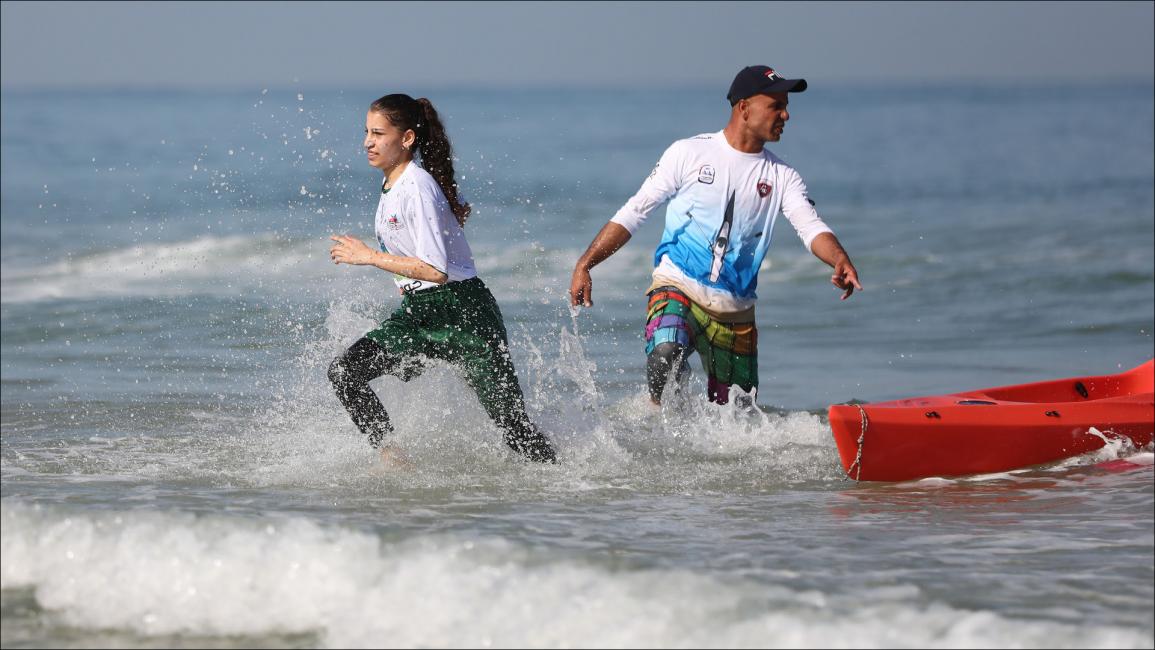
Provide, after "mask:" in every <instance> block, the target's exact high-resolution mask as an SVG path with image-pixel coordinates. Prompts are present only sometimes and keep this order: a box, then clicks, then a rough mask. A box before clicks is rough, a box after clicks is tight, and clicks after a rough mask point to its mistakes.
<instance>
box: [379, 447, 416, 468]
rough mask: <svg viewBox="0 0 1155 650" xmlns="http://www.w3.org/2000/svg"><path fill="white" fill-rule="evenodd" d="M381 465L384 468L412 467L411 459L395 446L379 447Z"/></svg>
mask: <svg viewBox="0 0 1155 650" xmlns="http://www.w3.org/2000/svg"><path fill="white" fill-rule="evenodd" d="M380 451H381V466H382V467H384V468H385V469H413V461H411V460H409V458H408V457H406V456H405V454H403V453H401V450H400V449H397V448H396V447H382V448H381V450H380Z"/></svg>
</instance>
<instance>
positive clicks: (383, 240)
mask: <svg viewBox="0 0 1155 650" xmlns="http://www.w3.org/2000/svg"><path fill="white" fill-rule="evenodd" d="M376 231H377V242H378V243H379V244H380V245H381V250H382V251H385V252H386V253H390V254H392V255H400V256H403V257H416V258H417V259H419V260H421V261H422V262H425V263H426V264H428V265H429V266H432V267H433V268H435V269H437V270H438V271H441V272H442V273H445V274H446V275H448V276H449V282H456V281H458V280H468V279H469V278H472V277H476V276H477V268H476V267H475V266H474V264H473V252H472V251H471V250H470V249H469V242H467V241H466V240H465V231H464V230H462V228H461V225H460V224H458V223H457V217H456V216H454V215H453V210H452V209H451V208H450V207H449V201H448V200H447V199H446V198H445V193H444V192H442V191H441V186H440V185H438V184H437V181H436V180H434V178H433V177H432V176H430V175H429V172H427V171H425V170H424V169H422V168H421V167H420V166H418V165H417V164H416V163H414V162H410V163H409V164H408V165H407V166H406V167H405V171H403V172H401V177H400V178H398V179H397V182H396V183H394V184H393V187H392V188H390V189H389V191H388V192H383V193H382V194H381V200H380V201H379V202H378V203H377V218H376ZM393 280H394V281H395V282H396V283H397V286H398V287H400V288H401V289H402V290H404V291H420V290H422V289H428V288H430V287H436V286H439V285H438V284H436V283H434V282H428V281H425V280H416V279H414V278H407V277H405V276H403V275H398V274H396V273H394V274H393Z"/></svg>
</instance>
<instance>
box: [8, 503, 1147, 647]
mask: <svg viewBox="0 0 1155 650" xmlns="http://www.w3.org/2000/svg"><path fill="white" fill-rule="evenodd" d="M0 507H2V520H3V528H2V535H0V539H2V549H3V566H2V570H0V580H2V582H0V585H2V586H3V588H4V589H13V588H34V589H35V594H36V600H37V602H38V603H39V605H40V606H41V607H43V608H45V609H47V610H52V611H54V612H57V613H58V614H59V615H60V616H61V617H62V619H63V621H64V622H65V623H66V624H68V625H72V626H76V627H80V628H106V629H107V628H113V629H127V630H131V631H134V632H136V633H139V634H143V635H161V634H197V635H265V634H287V633H313V634H316V635H317V637H318V638H319V640H320V641H321V643H322V644H323V645H325V646H327V647H381V646H390V647H407V646H408V647H414V646H434V647H489V646H502V647H505V646H513V647H517V646H520V647H525V646H533V647H575V646H576V647H827V648H836V647H903V646H905V647H991V646H1002V647H1007V646H1048V647H1064V646H1070V647H1119V648H1124V647H1150V645H1151V637H1150V636H1149V635H1144V634H1143V633H1141V632H1138V631H1134V630H1127V629H1120V628H1112V627H1096V626H1072V625H1066V624H1061V623H1052V622H1046V621H1038V620H1033V621H1024V620H1015V619H1013V618H1008V617H1006V616H1003V615H1000V614H997V613H994V612H988V611H968V610H964V609H958V608H955V607H952V606H949V605H947V604H944V603H940V602H935V601H928V600H927V599H926V597H925V596H924V594H922V593H921V591H920V590H919V589H918V588H917V587H914V586H911V585H893V586H889V587H880V588H877V589H873V590H870V593H861V594H854V595H853V596H851V595H847V594H826V593H821V592H818V591H813V590H807V591H798V590H793V589H789V588H786V587H782V586H776V585H773V584H765V583H758V582H753V581H748V580H743V579H735V580H732V581H723V580H720V579H719V578H717V577H707V576H705V575H701V574H697V573H694V572H691V571H686V570H667V569H644V568H628V567H626V568H624V567H621V566H619V565H616V564H613V565H611V564H605V563H603V562H600V561H597V560H596V558H595V559H590V558H581V557H575V556H570V555H565V554H559V553H557V552H550V551H546V550H542V549H530V548H527V547H524V546H522V545H520V544H516V543H513V542H509V541H505V540H499V539H492V538H464V537H459V536H445V535H435V536H421V537H417V538H412V539H408V540H403V541H389V540H387V539H383V538H380V537H377V536H376V535H373V534H370V533H367V532H363V531H359V530H353V529H348V528H343V527H322V526H320V525H317V524H315V523H313V522H311V521H308V520H306V519H300V518H282V519H272V518H268V519H264V520H254V519H234V518H229V517H224V516H196V515H191V514H175V513H159V512H139V511H126V512H78V511H68V510H62V509H59V508H56V507H52V506H43V505H30V504H27V503H23V502H20V501H15V500H12V499H6V500H4V501H3V502H2V506H0Z"/></svg>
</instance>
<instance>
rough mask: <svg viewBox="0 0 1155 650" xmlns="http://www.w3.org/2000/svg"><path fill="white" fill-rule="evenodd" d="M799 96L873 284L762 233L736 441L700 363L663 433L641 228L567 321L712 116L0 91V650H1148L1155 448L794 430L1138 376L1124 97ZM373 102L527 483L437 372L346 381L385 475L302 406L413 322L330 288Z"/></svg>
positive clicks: (1034, 92) (1132, 91) (841, 230)
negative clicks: (333, 252)
mask: <svg viewBox="0 0 1155 650" xmlns="http://www.w3.org/2000/svg"><path fill="white" fill-rule="evenodd" d="M813 81H814V80H812V87H811V89H810V90H809V91H808V92H806V93H805V94H802V95H799V96H797V97H795V98H793V99H792V102H791V108H792V119H791V120H790V122H789V124H788V125H787V129H786V133H785V135H784V137H783V140H782V142H781V143H778V144H776V145H774V146H772V149H773V150H774V151H775V153H777V154H778V155H780V156H782V157H783V158H785V159H786V160H787V161H789V162H790V163H791V164H793V165H794V166H795V167H796V168H797V169H799V171H800V172H801V173H802V175H803V177H804V178H805V179H806V180H807V183H808V185H809V187H810V189H811V194H812V196H813V198H814V199H815V200H816V202H817V207H818V208H819V211H820V213H821V214H822V215H823V217H824V218H825V220H826V221H827V222H828V223H829V224H830V225H831V226H832V227H833V228H834V230H835V232H836V233H837V234H838V236H839V238H840V239H841V241H842V242H843V244H844V245H845V247H846V248H847V250H848V251H849V252H850V254H851V256H852V258H853V259H854V261H855V263H856V265H857V267H858V269H859V272H860V276H861V279H862V281H863V283H864V285H865V287H866V288H865V290H864V291H863V292H861V293H860V294H856V295H855V296H853V297H852V298H851V299H850V300H847V301H839V300H838V296H839V293H838V292H837V291H836V290H835V289H834V288H833V287H831V286H830V285H829V280H828V278H829V274H828V272H827V270H826V267H825V266H824V265H823V264H822V263H820V262H818V261H817V260H815V259H814V258H813V257H812V256H810V255H809V254H808V253H807V252H806V251H805V250H803V248H802V246H801V245H800V243H799V242H798V239H797V238H796V237H795V236H794V234H793V233H792V231H791V230H790V228H789V224H788V223H787V222H786V221H785V220H781V223H779V224H778V228H777V233H776V236H775V244H774V246H773V247H772V249H771V253H770V257H769V260H768V263H767V264H766V265H765V268H764V269H763V270H762V272H761V278H760V284H759V296H760V302H759V306H758V310H759V311H758V320H759V328H760V330H761V335H760V339H761V350H760V353H759V354H760V356H759V365H760V368H761V373H760V374H761V387H760V392H759V394H758V406H759V408H757V409H746V410H744V409H741V408H737V407H734V406H726V407H718V406H714V405H710V404H708V403H707V402H706V401H705V399H704V395H703V393H704V384H705V382H704V378H703V375H702V372H701V370H700V367H698V366H697V360H696V359H695V362H694V365H695V374H694V376H693V377H691V380H690V393H691V394H690V396H689V397H688V398H687V399H686V401H685V402H683V403H680V404H667V405H666V406H664V407H663V409H662V410H660V411H658V410H655V409H652V408H650V407H649V405H648V400H647V398H646V396H645V388H644V385H643V379H644V374H643V373H644V356H643V346H644V342H643V340H642V325H643V320H644V310H645V302H644V300H645V298H644V296H643V294H642V292H643V290H644V289H645V288H646V286H647V284H648V274H649V271H650V268H651V263H652V252H653V247H654V245H655V244H656V242H657V238H658V234H659V233H660V230H661V217H660V214H659V215H657V216H655V217H654V218H652V219H651V221H650V222H648V223H647V224H646V225H645V226H643V228H642V229H641V230H640V231H639V232H638V233H637V234H636V235H635V237H634V239H633V241H631V242H630V244H629V245H628V246H626V247H625V248H624V249H622V250H621V251H620V252H619V253H618V254H617V255H615V256H614V257H613V258H611V259H610V260H609V261H607V262H605V263H604V264H602V265H601V266H599V267H598V268H597V269H595V270H594V274H593V277H594V282H595V288H594V301H595V305H594V307H592V308H587V309H583V310H580V311H579V312H577V313H571V311H570V310H569V309H568V307H567V305H566V300H565V292H566V290H567V289H568V284H569V276H570V272H571V270H572V266H573V263H574V261H575V260H576V259H577V257H578V256H579V255H580V254H581V252H582V251H583V250H584V249H585V247H586V245H587V244H588V243H589V241H590V239H591V238H592V237H593V235H594V234H595V233H596V232H597V230H598V229H599V228H600V227H601V225H602V224H603V223H604V222H605V221H606V220H607V219H608V218H609V217H610V216H611V215H612V214H613V212H614V211H616V210H617V208H618V207H619V206H620V205H621V203H622V202H624V201H625V200H626V199H627V198H628V197H629V196H630V195H631V194H632V193H633V192H634V191H635V190H636V189H637V187H638V185H639V184H640V183H641V180H642V179H643V178H644V177H645V175H646V174H647V173H648V172H649V170H650V168H651V166H652V165H653V163H654V162H655V161H656V160H657V158H658V157H659V156H660V154H661V152H662V151H663V150H664V148H665V147H666V146H668V145H669V144H670V143H671V142H672V141H673V140H675V139H678V138H682V137H687V136H690V135H694V134H697V133H702V132H706V131H713V130H718V129H720V128H721V127H722V126H723V125H724V122H725V119H726V116H727V114H728V111H727V107H726V104H725V101H724V100H723V98H722V95H723V94H724V89H720V88H703V87H687V88H671V89H662V90H653V91H645V92H641V91H623V90H620V89H486V90H479V89H474V90H461V89H454V90H445V89H441V90H438V89H421V88H415V89H392V88H376V89H375V88H362V89H344V90H334V89H307V88H302V89H290V90H285V89H262V88H253V89H248V90H235V91H211V92H210V91H197V92H192V91H190V92H177V91H125V90H116V89H109V90H106V91H83V92H72V91H69V92H62V91H61V92H57V91H37V92H32V91H17V90H5V91H4V93H3V95H2V106H0V108H2V111H0V127H2V128H0V144H2V146H0V158H2V160H0V162H2V175H0V177H2V183H0V185H2V188H0V189H2V200H0V216H2V219H0V296H2V299H0V318H2V326H3V328H2V334H3V336H2V350H0V351H2V362H0V369H2V375H3V376H2V389H3V393H2V404H0V427H2V434H3V435H2V456H0V472H2V484H0V485H2V499H0V531H2V532H0V540H2V567H0V585H2V592H0V594H2V602H0V613H2V626H0V632H2V633H0V637H2V639H0V640H2V642H3V645H4V647H5V648H8V647H12V648H17V647H41V646H53V647H93V646H117V647H253V646H262V647H382V646H385V647H412V646H422V647H430V646H437V647H441V646H445V647H450V646H451V647H488V646H498V647H503V646H528V647H588V646H597V647H822V648H838V647H996V646H997V647H1113V648H1115V647H1136V648H1151V647H1152V646H1153V645H1155V605H1153V603H1155V587H1153V586H1152V585H1153V583H1155V551H1153V549H1155V523H1153V519H1155V489H1153V471H1152V458H1153V454H1152V451H1153V450H1152V449H1151V448H1150V447H1148V448H1146V449H1135V448H1130V447H1126V446H1123V445H1118V444H1115V445H1111V446H1108V447H1106V448H1104V449H1102V450H1100V451H1098V452H1095V453H1093V454H1090V455H1088V456H1086V457H1081V458H1073V459H1068V460H1065V461H1062V462H1060V463H1055V464H1052V465H1049V466H1044V467H1034V468H1026V469H1024V470H1021V471H1015V472H1009V473H1006V474H998V475H989V476H977V477H965V478H956V479H943V478H929V479H926V480H923V481H917V482H909V483H897V484H883V483H879V484H871V483H862V484H856V483H854V482H852V481H849V480H847V479H846V478H845V477H844V475H843V473H842V470H841V467H840V466H839V464H838V459H837V450H836V448H835V445H834V442H833V439H832V437H831V435H830V431H829V427H828V425H827V422H826V418H825V415H824V409H825V407H826V405H828V404H832V403H839V402H845V401H848V400H862V401H882V400H889V399H897V398H901V397H908V396H913V395H919V394H935V393H941V392H955V391H961V390H968V389H974V388H981V387H986V386H994V385H1001V384H1011V383H1020V382H1025V381H1034V380H1041V379H1049V378H1057V377H1064V376H1073V375H1081V374H1105V373H1111V372H1117V371H1119V370H1123V369H1128V368H1131V367H1133V366H1136V365H1139V364H1140V363H1142V362H1144V361H1146V360H1147V359H1150V358H1151V357H1152V355H1153V343H1152V329H1153V327H1155V301H1153V298H1152V295H1153V294H1155V286H1153V285H1155V262H1153V257H1155V235H1153V231H1155V226H1153V218H1155V154H1153V151H1155V107H1153V88H1152V86H1151V85H1150V84H1139V85H1132V86H1128V85H1112V86H1101V87H1094V88H1091V89H1081V90H1079V91H1078V92H1071V91H1070V90H1067V89H1060V88H1052V87H1047V86H1038V85H1030V84H1027V85H1020V86H1009V85H1004V86H968V87H958V86H945V85H944V86H915V85H909V86H903V87H898V88H892V89H887V90H885V91H884V90H877V89H867V88H863V87H854V86H842V87H834V88H825V87H823V84H821V83H813ZM393 90H404V91H408V92H411V93H414V94H427V95H428V96H430V97H431V98H432V99H433V100H434V102H435V104H436V105H437V106H438V107H439V108H440V109H441V111H442V113H443V116H444V117H445V120H446V122H447V125H448V128H449V131H450V135H451V137H452V140H453V142H454V145H455V148H456V153H457V155H458V157H459V159H460V160H459V162H458V179H459V181H460V183H461V185H462V186H463V188H464V191H465V193H466V195H467V198H469V199H470V200H471V201H472V202H473V204H474V207H475V211H474V216H473V217H472V220H471V221H470V223H469V225H468V226H467V233H468V235H469V237H470V240H471V244H472V246H473V249H474V251H475V254H476V257H477V264H478V268H479V272H480V274H481V276H482V277H483V279H484V280H485V281H486V282H487V284H488V285H489V286H490V287H491V289H492V290H493V292H494V294H495V295H496V297H497V299H498V301H499V303H500V304H501V307H502V310H503V313H504V315H505V320H506V324H507V327H508V329H509V333H510V339H511V341H510V343H511V348H512V352H513V356H514V360H515V363H516V365H517V368H518V371H519V374H520V377H521V380H522V384H523V387H524V389H525V392H526V398H527V403H528V407H529V409H530V412H531V415H532V416H533V418H534V419H535V420H536V421H537V422H539V423H540V425H541V426H542V428H543V429H544V430H546V431H547V432H549V434H550V435H551V437H552V438H553V440H554V441H555V443H556V446H557V447H558V450H559V455H560V459H561V463H560V464H559V465H558V466H556V467H538V466H527V465H525V464H523V463H520V462H518V461H516V460H515V459H514V458H513V457H512V456H511V455H510V454H509V453H508V452H507V451H506V450H505V449H504V447H503V445H502V444H501V442H500V435H499V433H498V431H497V430H496V428H495V427H494V426H493V425H492V424H491V423H490V422H489V421H488V420H487V419H486V417H485V415H484V413H483V412H482V410H481V408H480V406H478V404H477V403H476V400H475V399H474V398H473V396H472V395H470V394H469V393H468V391H467V390H464V384H463V383H462V382H461V381H460V379H458V378H457V377H456V375H455V374H454V373H453V372H452V370H451V369H449V368H447V367H441V366H438V367H434V368H433V369H432V370H431V371H430V372H428V373H427V374H425V375H423V376H422V377H421V378H419V379H417V380H414V381H412V382H410V383H408V384H401V383H400V382H397V381H396V380H392V379H388V378H386V379H382V380H379V382H378V383H377V384H375V386H376V388H377V390H378V392H379V394H380V395H381V397H382V400H383V401H384V403H385V404H386V406H387V408H389V410H390V413H391V414H392V415H393V417H394V421H395V424H396V426H397V430H398V431H397V436H396V438H397V439H396V443H397V445H398V446H399V447H401V448H402V449H404V450H405V453H406V454H407V455H408V457H409V458H410V460H411V461H412V466H411V467H408V468H393V469H385V468H382V467H380V466H379V465H378V464H377V463H376V460H375V457H374V456H373V454H372V453H371V452H370V450H369V448H368V447H367V445H366V443H365V441H364V440H363V439H361V437H360V436H359V435H358V434H357V432H356V430H355V429H354V427H353V425H352V424H351V422H350V421H349V420H348V417H347V416H346V415H345V413H344V412H343V410H342V409H341V407H340V405H339V404H338V403H337V401H336V399H335V397H334V396H333V395H332V393H331V389H330V388H329V386H328V384H327V380H326V377H325V371H326V368H327V365H328V363H329V361H330V360H331V359H332V358H333V357H334V356H335V355H337V354H338V353H339V352H340V351H341V350H342V349H344V347H345V346H347V345H349V344H350V343H351V342H352V341H354V340H355V339H356V338H358V337H359V336H360V335H361V334H362V333H363V332H365V331H366V330H368V329H370V328H371V327H373V325H374V324H375V322H376V321H377V320H379V319H380V318H383V317H384V316H385V315H386V314H387V313H388V312H389V311H390V310H391V309H392V308H393V307H395V306H396V304H397V302H398V299H399V298H398V296H397V295H396V291H395V289H394V288H393V285H392V282H391V281H390V280H389V279H388V278H387V277H386V276H385V275H384V274H382V273H380V272H378V271H375V270H373V269H366V268H363V267H344V266H342V267H335V266H334V265H333V264H331V263H330V262H329V260H328V257H327V251H328V236H329V235H330V234H332V233H350V234H354V235H358V236H361V237H362V238H364V239H366V240H369V239H371V237H372V226H371V220H372V212H373V209H374V206H375V202H376V196H377V188H378V186H379V177H378V176H376V174H377V172H375V171H374V170H372V169H371V168H369V167H368V166H367V165H366V164H365V163H364V159H363V156H362V154H361V149H360V143H361V137H362V129H363V125H364V112H365V109H366V107H367V105H368V103H369V102H370V101H371V100H372V99H374V98H376V97H377V96H379V95H380V94H383V93H384V92H387V91H393ZM1153 426H1155V424H1153ZM1119 458H1123V459H1129V460H1130V461H1131V464H1130V465H1128V466H1124V467H1121V466H1120V465H1119V464H1103V461H1110V460H1115V459H1119Z"/></svg>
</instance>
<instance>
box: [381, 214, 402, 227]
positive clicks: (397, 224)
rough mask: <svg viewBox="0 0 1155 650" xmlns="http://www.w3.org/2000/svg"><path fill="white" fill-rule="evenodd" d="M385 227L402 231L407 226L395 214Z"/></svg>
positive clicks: (386, 222) (387, 220)
mask: <svg viewBox="0 0 1155 650" xmlns="http://www.w3.org/2000/svg"><path fill="white" fill-rule="evenodd" d="M385 225H386V226H388V227H389V230H401V229H402V228H404V227H405V224H404V223H403V222H402V221H401V220H400V219H398V218H397V215H395V214H391V215H389V218H388V219H386V220H385Z"/></svg>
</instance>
